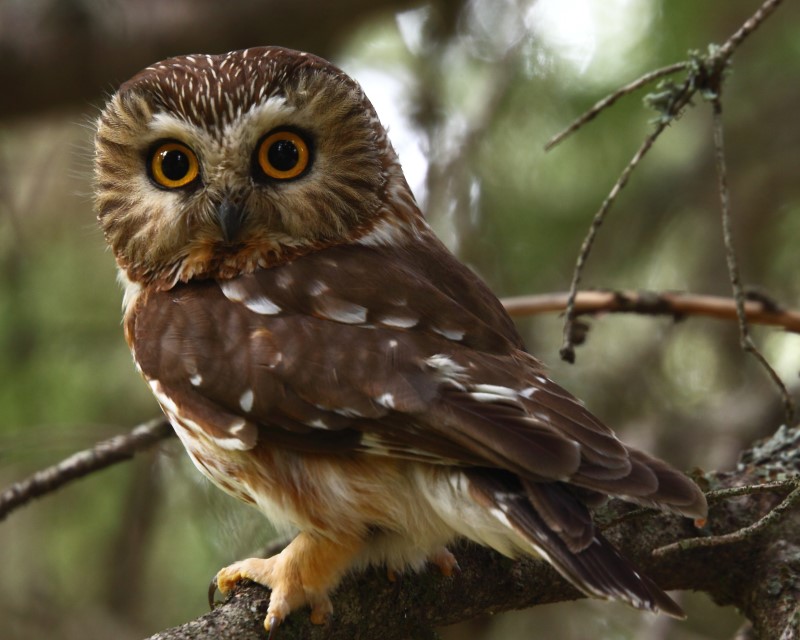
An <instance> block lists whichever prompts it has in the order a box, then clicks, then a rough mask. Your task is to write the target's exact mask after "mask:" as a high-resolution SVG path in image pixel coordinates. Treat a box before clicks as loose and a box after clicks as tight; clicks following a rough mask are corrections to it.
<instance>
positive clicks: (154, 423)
mask: <svg viewBox="0 0 800 640" xmlns="http://www.w3.org/2000/svg"><path fill="white" fill-rule="evenodd" d="M171 433H172V429H171V427H170V426H169V423H168V422H167V420H166V418H163V417H162V418H156V419H154V420H151V421H150V422H146V423H144V424H142V425H139V426H138V427H136V428H134V429H133V430H132V431H131V432H130V433H127V434H125V435H119V436H114V437H113V438H110V439H108V440H104V441H103V442H99V443H97V444H96V445H94V446H93V447H92V448H91V449H86V450H84V451H79V452H78V453H75V454H73V455H71V456H70V457H69V458H66V459H65V460H62V461H61V462H59V463H58V464H55V465H53V466H52V467H48V468H47V469H42V470H41V471H37V472H36V473H34V474H33V475H32V476H30V477H29V478H27V479H25V480H22V481H20V482H15V483H14V484H12V485H11V486H10V487H9V488H8V489H6V490H5V491H3V493H1V494H0V521H2V520H3V519H4V518H5V517H6V516H7V515H8V514H9V513H11V512H12V511H13V510H14V509H16V508H18V507H20V506H22V505H24V504H26V503H28V502H30V501H31V500H33V499H34V498H38V497H40V496H43V495H45V494H48V493H52V492H53V491H55V490H56V489H60V488H61V487H63V486H64V485H65V484H67V483H69V482H71V481H72V480H77V479H78V478H82V477H84V476H87V475H89V474H90V473H93V472H94V471H97V470H99V469H104V468H106V467H109V466H111V465H113V464H115V463H117V462H120V461H121V460H126V459H128V458H132V457H133V455H134V454H135V453H136V452H137V451H141V450H142V449H146V448H148V447H151V446H152V445H153V444H155V443H156V442H159V441H160V440H163V439H164V438H166V437H167V436H169V435H170V434H171Z"/></svg>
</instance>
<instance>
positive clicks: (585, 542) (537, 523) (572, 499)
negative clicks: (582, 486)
mask: <svg viewBox="0 0 800 640" xmlns="http://www.w3.org/2000/svg"><path fill="white" fill-rule="evenodd" d="M467 475H468V477H469V480H470V492H471V494H472V496H473V497H474V498H475V499H476V500H477V501H478V502H480V503H481V504H483V505H484V506H485V507H487V508H488V509H489V510H490V511H491V513H493V514H494V515H495V517H496V518H497V519H498V520H501V521H502V522H503V523H504V524H506V525H508V526H510V527H511V528H512V529H513V530H514V531H515V532H516V533H517V534H518V535H519V536H520V537H521V538H522V539H523V540H524V541H525V542H527V543H528V544H529V545H530V547H531V548H532V549H531V550H532V551H533V552H535V553H536V554H538V555H539V556H541V557H542V558H544V559H545V560H547V561H548V562H549V563H550V564H551V565H553V567H554V568H555V569H557V570H558V572H559V573H560V574H561V575H562V576H564V578H566V579H567V580H569V581H570V582H571V583H572V584H573V585H574V586H575V587H577V588H578V589H580V590H581V591H582V592H584V593H585V594H587V595H589V596H593V597H596V598H604V599H616V600H622V601H623V602H626V603H628V604H630V605H632V606H634V607H636V608H637V609H647V610H649V611H652V612H654V613H658V612H661V613H665V614H667V615H669V616H672V617H674V618H680V619H683V618H685V617H686V615H685V614H684V612H683V610H682V609H681V608H680V607H679V606H678V605H677V603H675V602H674V601H673V600H672V599H671V598H670V597H669V596H668V595H667V594H666V593H664V591H663V590H662V589H661V588H660V587H659V586H658V585H657V584H656V583H655V582H653V581H652V580H651V579H650V578H648V577H647V576H646V575H644V574H643V573H642V572H641V571H639V570H638V569H637V568H636V566H635V565H634V564H633V563H632V562H631V561H630V560H628V559H627V558H625V557H624V556H623V555H622V554H621V553H620V552H619V551H617V550H616V549H615V548H614V546H613V545H612V544H611V543H610V542H609V541H608V540H606V539H605V538H604V537H603V536H602V535H601V534H600V533H599V532H598V531H597V530H596V529H595V527H594V525H593V523H592V519H591V514H590V513H589V510H588V509H587V507H586V506H585V505H584V504H583V502H582V501H581V500H579V499H578V497H576V496H575V495H574V493H573V492H572V491H571V490H570V489H567V488H566V487H564V486H563V485H561V484H560V483H528V482H525V481H521V480H520V479H519V478H517V477H515V476H514V475H513V474H505V473H502V472H500V473H498V472H496V471H494V470H492V471H489V470H485V471H480V470H474V471H470V472H468V473H467ZM534 505H536V506H535V507H534ZM546 520H547V521H546ZM556 523H557V524H556Z"/></svg>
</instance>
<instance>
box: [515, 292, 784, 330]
mask: <svg viewBox="0 0 800 640" xmlns="http://www.w3.org/2000/svg"><path fill="white" fill-rule="evenodd" d="M568 301H569V293H564V292H559V293H545V294H541V295H531V296H518V297H513V298H503V300H502V302H503V305H504V306H505V308H506V311H508V313H509V314H510V315H511V316H514V317H524V316H532V315H536V314H541V313H551V312H554V311H563V310H565V309H566V308H567V303H568ZM574 312H575V315H576V316H577V315H581V314H592V313H639V314H643V315H667V316H672V317H674V318H684V317H686V316H705V317H709V318H719V319H722V320H735V319H736V318H737V311H736V302H735V301H734V300H732V299H731V298H723V297H719V296H707V295H698V294H692V293H679V292H657V291H580V292H578V293H577V294H576V296H575V303H574ZM744 313H745V316H746V317H747V320H748V322H752V323H755V324H764V325H771V326H776V327H782V328H783V329H785V330H786V331H791V332H794V333H800V311H789V310H784V309H781V308H780V307H776V306H775V305H774V304H770V303H767V302H765V301H762V300H746V301H745V303H744Z"/></svg>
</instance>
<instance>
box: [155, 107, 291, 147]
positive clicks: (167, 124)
mask: <svg viewBox="0 0 800 640" xmlns="http://www.w3.org/2000/svg"><path fill="white" fill-rule="evenodd" d="M301 119H302V118H301V114H300V112H299V111H298V109H297V108H296V107H295V106H293V105H291V104H289V103H288V102H287V100H286V98H284V97H283V96H272V97H270V98H267V99H266V100H265V101H264V102H263V103H261V104H256V105H252V106H251V107H249V108H247V109H243V108H242V107H241V106H239V107H236V108H235V111H234V113H233V117H232V118H231V119H229V120H228V119H227V118H226V120H228V121H227V122H226V124H224V125H223V126H222V127H218V126H217V125H215V123H214V122H209V123H208V124H207V125H206V126H203V127H200V126H198V125H197V124H195V123H194V122H192V121H191V120H190V119H188V118H186V117H185V116H183V115H182V114H179V113H174V112H171V111H159V112H156V113H155V114H154V115H153V117H152V119H151V120H150V122H149V124H148V129H149V131H150V132H151V134H152V135H151V137H152V139H153V140H158V139H161V138H174V139H177V140H181V141H183V142H186V143H192V142H196V141H200V142H201V143H202V144H204V145H205V146H207V147H216V146H219V145H221V144H225V145H231V144H237V143H241V144H252V143H254V142H255V141H256V140H257V139H258V138H260V137H261V136H262V135H264V134H265V133H267V132H268V131H270V130H271V129H274V128H275V127H278V126H285V125H293V124H294V125H299V124H301V122H299V120H301ZM216 122H219V120H216Z"/></svg>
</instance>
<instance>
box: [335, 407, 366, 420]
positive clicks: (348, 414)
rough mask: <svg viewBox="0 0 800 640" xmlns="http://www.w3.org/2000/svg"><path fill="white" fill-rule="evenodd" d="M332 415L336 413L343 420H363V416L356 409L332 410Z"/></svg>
mask: <svg viewBox="0 0 800 640" xmlns="http://www.w3.org/2000/svg"><path fill="white" fill-rule="evenodd" d="M333 412H334V413H338V414H339V415H340V416H344V417H345V418H363V417H364V414H363V413H361V412H360V411H358V410H357V409H351V408H349V407H343V408H341V409H334V410H333Z"/></svg>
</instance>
